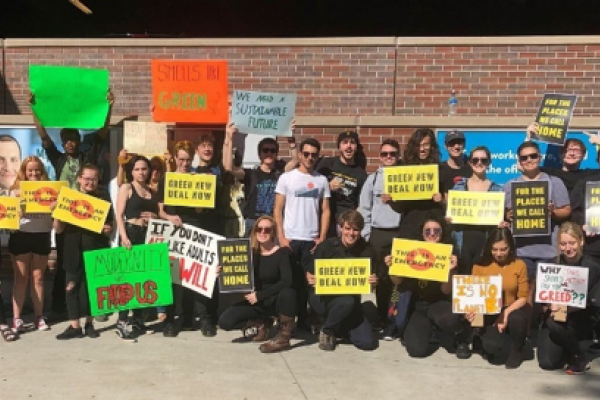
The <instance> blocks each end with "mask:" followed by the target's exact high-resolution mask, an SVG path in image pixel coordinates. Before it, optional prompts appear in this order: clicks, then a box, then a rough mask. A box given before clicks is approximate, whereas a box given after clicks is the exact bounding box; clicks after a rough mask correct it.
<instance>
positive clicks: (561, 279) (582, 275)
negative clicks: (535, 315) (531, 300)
mask: <svg viewBox="0 0 600 400" xmlns="http://www.w3.org/2000/svg"><path fill="white" fill-rule="evenodd" d="M588 274H589V269H587V268H584V267H571V266H566V265H558V264H545V263H539V264H538V265H537V277H536V283H535V284H536V298H535V301H536V302H537V303H543V304H557V305H563V306H569V307H577V308H586V305H587V301H588V299H587V295H588V292H587V291H588Z"/></svg>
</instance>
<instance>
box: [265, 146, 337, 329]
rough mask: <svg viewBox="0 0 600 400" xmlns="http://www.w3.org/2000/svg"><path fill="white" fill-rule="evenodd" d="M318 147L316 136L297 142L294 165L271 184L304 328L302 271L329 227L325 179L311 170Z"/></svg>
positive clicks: (303, 273) (307, 265) (279, 226)
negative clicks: (293, 258) (291, 259)
mask: <svg viewBox="0 0 600 400" xmlns="http://www.w3.org/2000/svg"><path fill="white" fill-rule="evenodd" d="M320 151H321V144H320V143H319V141H317V140H316V139H313V138H310V139H306V140H304V141H303V142H302V143H300V151H299V153H298V161H299V166H298V168H296V169H294V170H292V171H290V172H286V173H285V174H283V175H281V176H280V177H279V181H278V182H277V187H276V188H275V209H274V212H273V216H274V218H275V221H276V222H277V236H278V239H279V244H280V245H281V246H282V247H287V248H289V249H290V250H291V251H292V252H293V254H294V255H295V256H296V258H297V261H298V262H297V263H296V264H295V265H294V266H293V268H294V288H295V290H296V299H297V305H298V310H297V313H298V324H297V326H298V327H300V328H308V324H307V321H306V317H307V313H306V302H307V299H308V289H307V283H306V271H308V270H309V269H310V268H311V267H312V263H313V252H314V251H315V248H316V247H317V245H318V244H320V243H321V242H323V240H325V238H326V237H327V229H328V228H329V219H330V210H329V198H330V197H331V193H330V191H329V183H328V182H327V178H326V177H324V176H323V175H321V174H319V173H317V172H315V171H314V168H315V164H316V161H317V159H318V158H319V152H320Z"/></svg>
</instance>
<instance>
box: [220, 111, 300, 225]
mask: <svg viewBox="0 0 600 400" xmlns="http://www.w3.org/2000/svg"><path fill="white" fill-rule="evenodd" d="M295 128H296V126H295V121H292V136H290V137H288V143H289V146H290V160H289V161H288V162H287V163H286V162H285V161H284V160H282V159H279V158H277V156H278V154H279V143H278V142H277V140H275V139H273V138H270V137H267V138H264V139H263V140H261V141H260V142H258V149H257V150H258V157H259V159H260V165H258V166H256V167H255V168H240V167H237V166H235V165H234V164H233V142H234V140H235V135H236V134H237V132H238V128H237V127H236V126H235V124H234V123H233V122H231V123H229V124H228V125H227V129H226V130H225V141H224V143H223V167H224V168H225V171H228V172H231V173H232V174H233V176H234V177H236V178H237V179H238V180H240V181H241V182H243V184H244V202H243V204H242V206H241V211H242V214H243V216H244V221H245V234H244V237H248V235H249V234H250V229H252V226H253V225H254V222H255V220H256V219H257V218H258V217H260V216H262V215H273V207H274V206H275V186H277V180H278V179H279V177H280V176H281V174H282V173H284V172H289V171H291V170H292V169H294V168H295V167H296V165H297V164H298V149H297V146H296V140H295V138H294V136H293V135H294V131H295Z"/></svg>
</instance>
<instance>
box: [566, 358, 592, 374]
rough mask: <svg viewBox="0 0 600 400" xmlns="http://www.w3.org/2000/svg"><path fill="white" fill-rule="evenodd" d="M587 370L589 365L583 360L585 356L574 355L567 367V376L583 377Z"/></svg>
mask: <svg viewBox="0 0 600 400" xmlns="http://www.w3.org/2000/svg"><path fill="white" fill-rule="evenodd" d="M588 369H589V365H588V363H587V361H586V359H585V355H583V354H580V355H575V356H573V359H572V360H571V362H570V363H569V366H568V367H567V374H569V375H583V374H585V371H587V370H588Z"/></svg>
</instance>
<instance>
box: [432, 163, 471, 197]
mask: <svg viewBox="0 0 600 400" xmlns="http://www.w3.org/2000/svg"><path fill="white" fill-rule="evenodd" d="M471 175H473V170H472V169H471V166H469V164H465V165H463V166H461V167H460V168H452V167H450V166H449V165H448V162H443V163H440V193H442V194H445V193H448V191H449V190H452V188H453V187H454V185H456V184H457V183H458V181H460V179H461V178H463V177H464V178H470V177H471Z"/></svg>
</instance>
